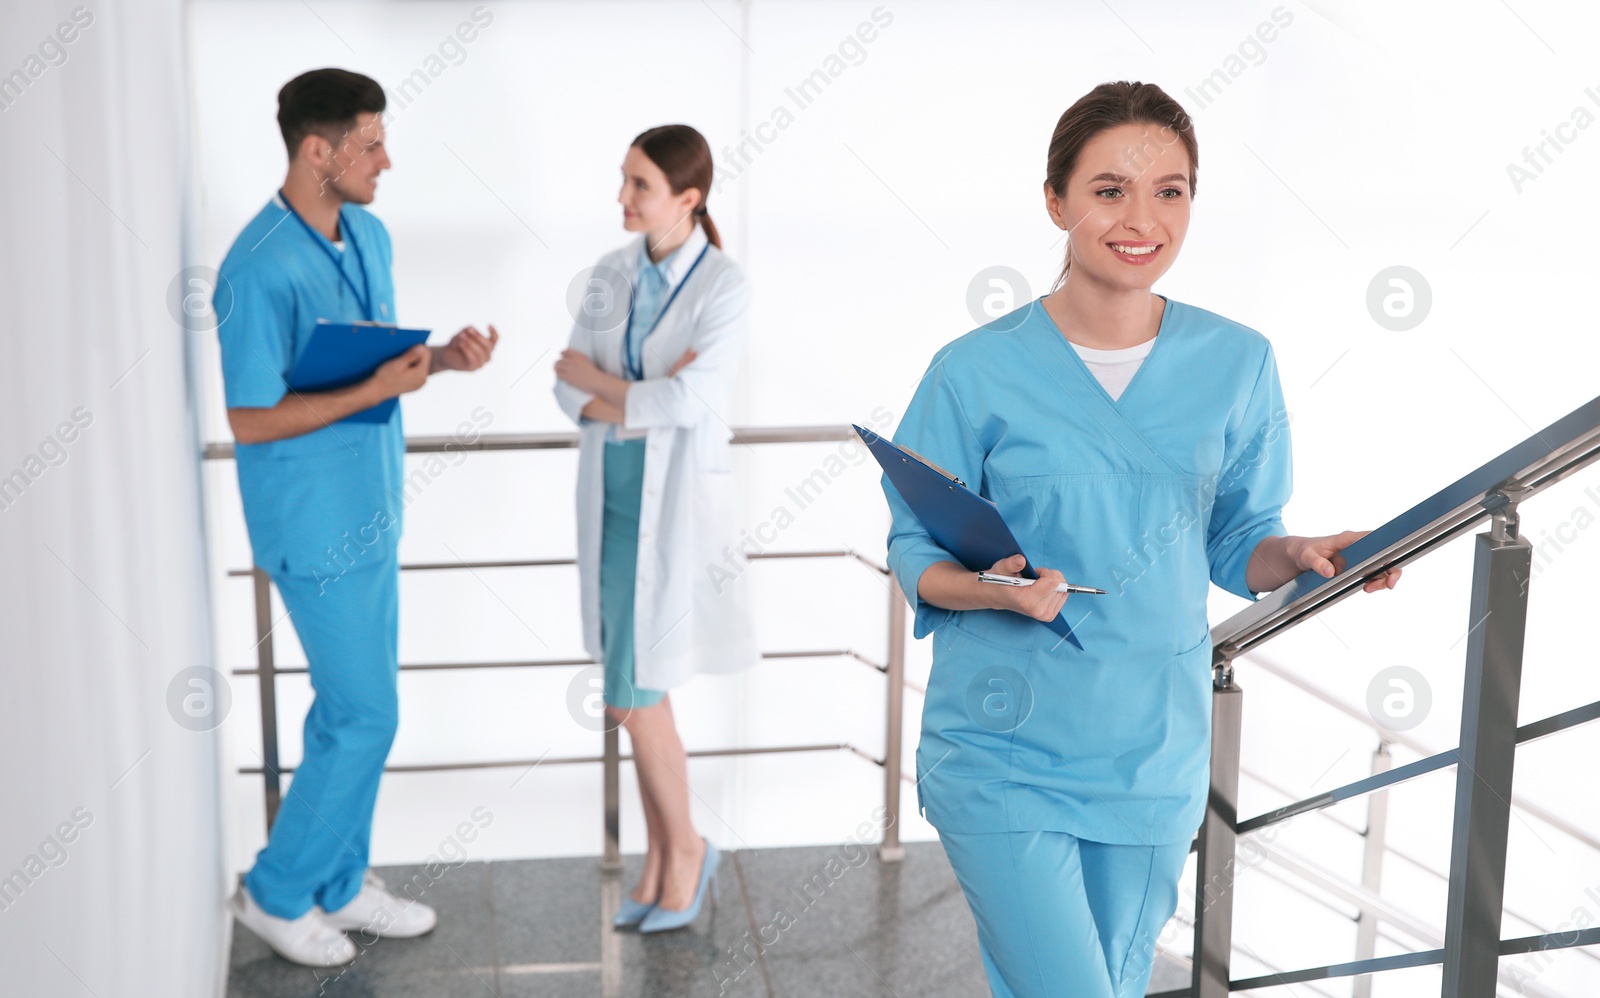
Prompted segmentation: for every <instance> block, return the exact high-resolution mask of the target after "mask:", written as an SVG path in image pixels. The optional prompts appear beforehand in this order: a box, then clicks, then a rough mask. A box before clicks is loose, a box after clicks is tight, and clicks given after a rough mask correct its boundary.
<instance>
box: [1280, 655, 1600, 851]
mask: <svg viewBox="0 0 1600 998" xmlns="http://www.w3.org/2000/svg"><path fill="white" fill-rule="evenodd" d="M1250 661H1251V663H1252V664H1253V665H1254V666H1255V667H1257V668H1260V669H1264V670H1266V671H1267V672H1268V673H1270V674H1272V675H1273V676H1276V677H1277V678H1279V679H1281V680H1283V681H1284V682H1286V683H1288V684H1289V685H1290V686H1293V687H1295V688H1296V689H1299V690H1300V691H1301V692H1303V693H1306V694H1308V695H1310V696H1312V697H1314V698H1315V699H1317V700H1321V701H1322V702H1323V703H1325V704H1327V705H1328V706H1330V707H1333V708H1334V709H1335V710H1337V711H1339V712H1340V713H1342V714H1345V715H1347V716H1349V717H1350V718H1352V719H1353V720H1355V721H1357V722H1359V723H1361V724H1363V725H1365V726H1367V727H1368V728H1371V729H1372V730H1373V731H1375V732H1377V734H1378V736H1379V737H1380V738H1382V739H1383V740H1384V741H1386V742H1390V743H1392V744H1394V745H1402V746H1404V747H1406V748H1408V749H1410V750H1411V751H1413V752H1415V753H1417V754H1418V755H1422V756H1431V755H1437V754H1438V753H1437V752H1435V751H1434V750H1433V748H1432V747H1431V746H1428V745H1424V744H1423V743H1422V742H1420V741H1418V740H1416V739H1415V738H1412V737H1411V736H1410V735H1407V734H1406V733H1405V732H1403V731H1390V730H1389V729H1388V728H1385V727H1384V726H1383V725H1381V724H1379V723H1378V722H1376V721H1374V720H1373V719H1372V715H1370V714H1368V713H1366V712H1365V711H1362V710H1358V709H1357V708H1355V707H1352V706H1350V705H1349V704H1347V703H1345V702H1344V701H1343V700H1341V699H1339V698H1338V697H1336V696H1334V695H1333V694H1332V693H1329V692H1328V691H1327V690H1324V689H1322V688H1321V687H1319V686H1317V685H1316V684H1315V683H1312V682H1309V681H1307V680H1304V679H1301V678H1300V677H1299V676H1296V675H1294V674H1293V673H1291V672H1289V670H1287V669H1285V668H1284V667H1283V666H1281V665H1279V664H1277V663H1276V662H1273V661H1272V660H1270V659H1268V658H1267V657H1266V656H1265V655H1263V654H1261V652H1260V651H1254V652H1251V654H1250ZM1535 723H1537V722H1535ZM1511 806H1512V807H1514V808H1518V809H1519V810H1522V811H1524V812H1526V813H1528V814H1531V815H1533V816H1534V817H1535V818H1538V819H1539V820H1540V821H1542V822H1544V823H1545V824H1547V825H1549V826H1550V827H1551V828H1554V829H1556V830H1557V831H1559V832H1561V833H1563V834H1565V835H1567V836H1569V837H1570V838H1572V839H1573V840H1575V841H1578V842H1582V843H1583V844H1584V845H1586V846H1588V847H1589V848H1590V849H1594V850H1596V851H1600V839H1597V838H1595V837H1594V836H1593V835H1590V834H1589V833H1588V832H1586V831H1584V830H1583V829H1581V828H1579V827H1578V826H1577V825H1574V824H1573V823H1572V822H1570V821H1568V820H1566V819H1565V818H1563V817H1561V816H1560V815H1558V814H1556V813H1555V812H1553V811H1550V810H1547V809H1546V808H1543V807H1541V806H1539V805H1538V804H1534V803H1532V802H1530V801H1527V800H1524V799H1523V798H1521V797H1518V796H1515V795H1513V796H1512V798H1511Z"/></svg>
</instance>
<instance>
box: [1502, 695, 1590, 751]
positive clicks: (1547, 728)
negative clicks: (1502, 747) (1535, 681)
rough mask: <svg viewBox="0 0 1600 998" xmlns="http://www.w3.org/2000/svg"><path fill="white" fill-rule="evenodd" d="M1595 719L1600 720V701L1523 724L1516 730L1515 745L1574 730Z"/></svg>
mask: <svg viewBox="0 0 1600 998" xmlns="http://www.w3.org/2000/svg"><path fill="white" fill-rule="evenodd" d="M1597 718H1600V700H1596V701H1595V702H1594V703H1588V704H1584V705H1583V706H1582V707H1574V708H1572V709H1571V710H1564V711H1562V712H1561V713H1559V714H1555V715H1553V716H1551V717H1546V718H1544V719H1542V720H1538V721H1530V722H1529V723H1527V724H1524V725H1523V726H1522V727H1520V728H1518V729H1517V744H1518V745H1526V744H1528V743H1529V742H1532V741H1537V740H1538V739H1540V738H1543V737H1545V736H1546V735H1553V734H1555V733H1556V732H1558V731H1565V730H1567V729H1568V728H1576V727H1577V726H1578V725H1580V724H1587V723H1588V722H1590V721H1593V720H1595V719H1597Z"/></svg>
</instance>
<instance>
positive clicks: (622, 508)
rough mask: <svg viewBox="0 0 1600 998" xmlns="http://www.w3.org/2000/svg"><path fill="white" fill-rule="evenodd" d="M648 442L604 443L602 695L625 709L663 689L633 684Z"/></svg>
mask: <svg viewBox="0 0 1600 998" xmlns="http://www.w3.org/2000/svg"><path fill="white" fill-rule="evenodd" d="M644 446H645V442H644V441H643V440H624V441H622V442H621V443H607V444H606V445H605V451H606V457H605V466H606V472H605V480H606V496H605V515H604V517H603V518H602V525H601V528H600V647H601V649H602V652H603V655H604V658H605V668H606V682H605V690H604V693H603V694H602V695H603V696H604V698H605V702H606V704H607V705H608V706H611V707H618V708H622V709H628V708H632V707H650V706H654V705H655V704H657V703H660V702H661V697H662V696H663V695H664V693H665V691H664V690H644V689H640V688H639V687H637V686H635V685H634V683H633V588H634V578H635V575H636V569H637V567H638V564H639V504H640V500H641V497H642V496H643V494H644Z"/></svg>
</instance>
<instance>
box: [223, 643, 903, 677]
mask: <svg viewBox="0 0 1600 998" xmlns="http://www.w3.org/2000/svg"><path fill="white" fill-rule="evenodd" d="M761 657H762V658H763V659H769V658H853V659H855V660H856V661H857V662H860V663H861V664H863V665H865V666H867V667H868V668H870V669H876V670H877V671H878V672H885V671H887V669H886V667H885V666H882V665H879V664H878V663H877V662H874V661H872V660H871V659H869V658H867V657H866V656H864V655H862V654H861V653H859V652H854V651H850V650H848V649H846V650H843V651H837V650H833V649H828V650H824V651H769V652H762V653H761ZM599 664H600V663H598V662H596V661H595V660H594V659H592V658H539V659H529V660H526V661H521V662H411V663H407V664H405V665H402V666H400V671H401V672H444V671H449V670H452V669H537V668H541V667H548V666H570V665H599ZM272 671H273V673H274V674H275V675H279V676H303V675H305V674H306V673H307V672H309V671H310V670H309V669H307V668H306V667H305V666H303V665H290V666H282V667H279V668H275V669H273V670H272ZM260 674H261V670H260V669H234V670H233V675H235V676H256V675H260Z"/></svg>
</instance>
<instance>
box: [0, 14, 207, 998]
mask: <svg viewBox="0 0 1600 998" xmlns="http://www.w3.org/2000/svg"><path fill="white" fill-rule="evenodd" d="M184 33H185V26H184V6H183V3H182V0H138V2H137V3H131V2H115V3H113V2H111V0H103V2H95V0H87V2H85V3H82V4H78V3H70V2H69V3H56V2H46V3H40V2H37V0H0V39H4V42H5V44H4V45H0V345H3V349H0V967H3V968H4V972H3V973H4V978H5V983H4V984H3V985H0V988H3V990H4V991H5V992H6V993H7V994H18V995H88V994H90V993H91V992H92V993H94V994H97V995H100V996H102V998H110V996H113V995H162V996H173V998H185V996H200V995H214V994H219V993H220V990H221V983H222V980H223V975H224V973H225V965H226V959H225V953H226V941H227V937H228V921H227V919H226V918H225V916H224V908H223V899H224V897H225V896H226V893H227V890H228V887H229V884H228V881H227V876H226V874H225V866H224V860H225V857H224V855H223V849H222V842H223V835H222V812H221V808H220V806H219V801H220V800H221V795H222V787H223V783H222V776H221V774H220V767H219V761H218V760H219V748H218V745H219V738H218V733H217V731H216V730H215V726H216V724H217V722H218V721H219V720H220V716H221V710H220V709H219V708H220V706H221V704H222V699H219V694H221V693H222V692H223V690H222V689H218V684H217V681H216V674H215V673H211V672H209V671H205V670H210V669H211V667H213V666H214V665H215V664H216V663H215V662H214V661H213V642H212V638H211V629H210V628H211V624H210V620H211V608H210V604H209V589H208V587H207V585H206V562H205V555H204V536H205V531H204V523H203V520H202V507H201V502H200V489H199V472H198V447H199V444H198V435H197V431H196V425H197V423H196V418H195V407H194V404H193V400H194V398H195V393H194V392H193V391H192V389H191V381H190V376H189V370H188V368H189V364H188V353H189V342H188V341H189V339H190V338H191V337H199V336H203V335H205V334H204V333H200V332H186V331H185V329H184V327H183V326H182V325H180V323H179V322H178V321H177V320H175V319H174V317H173V314H172V313H171V312H170V310H169V307H168V291H169V286H170V285H171V284H172V282H173V279H174V278H175V277H177V276H178V275H179V272H180V271H182V270H183V268H184V265H185V262H186V260H185V257H186V250H187V248H188V244H189V240H188V239H187V238H186V236H187V232H188V224H189V222H188V220H189V218H190V215H191V213H190V210H189V204H188V202H189V199H190V197H191V196H192V195H191V188H192V184H191V177H190V171H189V153H188V148H189V136H188V134H187V117H188V115H187V108H188V98H187V95H186V91H185V45H184ZM180 314H181V313H180ZM185 670H200V671H196V672H192V673H186V672H185ZM191 677H193V678H197V679H200V680H202V682H201V683H200V684H198V685H191V684H189V683H188V682H187V681H188V679H190V678H191ZM208 677H209V678H210V679H211V680H212V681H211V682H209V683H207V682H204V680H206V679H207V678H208ZM224 689H225V687H224Z"/></svg>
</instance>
